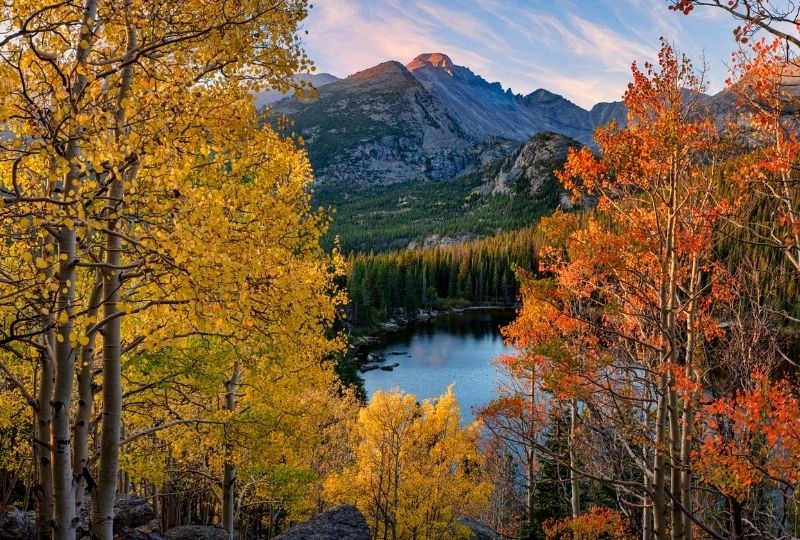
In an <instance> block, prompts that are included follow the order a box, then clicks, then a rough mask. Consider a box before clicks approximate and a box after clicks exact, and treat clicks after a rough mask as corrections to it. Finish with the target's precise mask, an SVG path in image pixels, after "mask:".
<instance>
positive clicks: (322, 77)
mask: <svg viewBox="0 0 800 540" xmlns="http://www.w3.org/2000/svg"><path fill="white" fill-rule="evenodd" d="M295 79H297V80H298V81H304V82H307V83H311V85H312V86H313V87H314V88H317V89H319V88H321V87H323V86H325V85H326V84H330V83H332V82H336V81H338V80H340V79H339V77H335V76H334V75H331V74H330V73H298V74H297V75H295ZM293 95H294V91H291V92H288V93H283V92H278V91H277V90H269V91H266V92H258V93H257V94H256V95H255V101H256V108H257V109H261V108H262V107H264V105H269V104H270V103H275V102H276V101H279V100H281V99H283V98H285V97H287V96H293Z"/></svg>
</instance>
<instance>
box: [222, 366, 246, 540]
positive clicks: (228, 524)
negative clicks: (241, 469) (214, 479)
mask: <svg viewBox="0 0 800 540" xmlns="http://www.w3.org/2000/svg"><path fill="white" fill-rule="evenodd" d="M241 377H242V372H241V366H240V364H239V360H238V359H237V360H236V361H234V363H233V373H232V374H231V378H230V379H229V380H227V381H225V410H226V411H228V412H233V411H235V410H236V392H237V390H238V388H239V381H240V380H241ZM233 446H234V444H233V441H231V440H229V439H228V436H227V432H226V438H225V465H224V471H223V474H222V528H223V529H225V532H226V533H227V534H228V538H229V540H233V529H234V521H235V515H236V513H235V511H236V508H235V495H236V464H235V463H234V462H233V458H232V457H231V454H232V452H233Z"/></svg>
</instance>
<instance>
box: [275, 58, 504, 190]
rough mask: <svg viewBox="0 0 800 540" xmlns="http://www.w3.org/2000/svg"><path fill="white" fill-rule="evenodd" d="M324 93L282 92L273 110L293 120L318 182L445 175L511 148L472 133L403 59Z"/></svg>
mask: <svg viewBox="0 0 800 540" xmlns="http://www.w3.org/2000/svg"><path fill="white" fill-rule="evenodd" d="M318 94H319V97H318V99H317V100H315V101H313V102H301V101H298V100H296V99H293V98H285V99H282V100H280V101H278V102H276V103H274V104H273V105H272V112H273V113H275V114H278V115H286V116H287V117H289V118H290V119H291V120H293V121H294V126H293V127H292V128H291V129H292V130H293V131H294V132H295V133H297V134H299V135H301V136H302V137H303V138H304V140H305V143H306V145H307V147H308V152H309V157H310V159H311V162H312V164H313V165H314V170H315V177H316V181H317V182H318V183H319V184H325V183H346V184H347V185H371V184H391V183H396V182H400V181H403V180H418V181H424V180H444V179H449V178H454V177H455V176H457V175H459V174H461V173H464V172H466V171H469V170H473V169H475V168H476V167H478V166H480V165H481V164H482V163H485V162H486V161H487V160H489V159H490V158H492V157H499V155H502V154H503V153H506V152H508V151H509V150H510V145H509V143H508V141H505V140H502V139H498V138H493V139H489V140H488V141H487V140H480V139H478V138H476V137H473V136H472V135H471V134H470V133H468V132H467V131H466V130H465V129H464V128H463V127H462V126H461V124H460V123H459V122H458V121H456V119H454V118H453V116H452V115H451V114H449V113H448V111H447V110H446V109H445V107H444V106H443V104H442V102H441V101H440V100H439V99H438V98H437V97H436V96H435V95H433V94H432V93H430V92H428V91H427V90H426V89H425V88H424V86H423V85H422V84H421V83H420V81H419V80H417V78H415V77H414V75H412V74H411V72H409V71H408V70H407V69H406V68H405V66H403V65H402V64H400V63H399V62H394V61H390V62H384V63H382V64H379V65H377V66H374V67H372V68H369V69H366V70H363V71H360V72H358V73H356V74H354V75H351V76H349V77H347V78H346V79H343V80H339V81H335V82H332V83H330V84H327V85H325V86H323V87H321V88H319V90H318ZM495 154H496V155H495ZM487 156H488V157H487Z"/></svg>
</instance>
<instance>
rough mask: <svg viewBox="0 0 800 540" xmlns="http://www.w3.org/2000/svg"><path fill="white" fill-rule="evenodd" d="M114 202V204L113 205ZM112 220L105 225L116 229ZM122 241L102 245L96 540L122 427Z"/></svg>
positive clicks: (107, 526)
mask: <svg viewBox="0 0 800 540" xmlns="http://www.w3.org/2000/svg"><path fill="white" fill-rule="evenodd" d="M110 199H111V200H110V201H109V204H110V206H111V209H110V211H111V212H115V211H117V208H116V204H119V203H121V202H122V200H121V199H122V183H121V182H120V180H119V179H116V180H113V181H112V183H111V190H110ZM115 203H116V204H115ZM116 225H117V222H116V220H111V221H110V222H109V224H108V228H109V229H110V230H111V231H114V230H115V229H116ZM121 250H122V242H121V240H120V238H119V236H117V235H114V234H109V235H107V237H106V244H105V251H106V255H105V262H106V264H107V266H108V267H107V268H104V269H103V298H104V301H103V320H106V321H108V322H107V323H106V324H105V325H104V326H103V420H102V431H101V433H100V469H99V472H98V476H97V491H96V496H95V500H94V504H93V505H92V536H94V537H96V538H99V539H100V540H112V538H113V536H114V534H113V527H114V499H115V497H116V492H117V480H118V473H119V441H120V432H121V428H122V362H121V354H122V350H121V349H122V348H121V339H122V336H121V332H122V328H121V317H120V314H119V307H118V306H117V302H119V296H120V294H119V290H120V286H121V282H120V279H119V277H120V276H119V274H120V272H119V270H117V269H116V267H118V266H119V264H120V255H121Z"/></svg>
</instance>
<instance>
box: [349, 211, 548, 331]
mask: <svg viewBox="0 0 800 540" xmlns="http://www.w3.org/2000/svg"><path fill="white" fill-rule="evenodd" d="M536 246H537V232H536V229H535V228H533V227H528V228H525V229H521V230H518V231H513V232H508V233H503V234H499V235H497V236H493V237H490V238H483V239H479V240H473V241H471V242H467V243H464V244H461V245H451V246H438V247H434V248H418V249H405V250H402V251H392V252H388V253H378V254H372V253H371V254H353V255H350V257H348V259H347V290H348V292H349V296H350V321H351V324H352V327H353V329H356V330H358V329H365V328H369V327H371V326H373V325H375V324H376V323H379V322H381V321H385V320H387V319H389V318H391V317H393V316H395V315H397V314H400V313H403V314H407V315H408V314H411V315H413V314H415V313H416V312H417V311H418V310H420V309H422V310H443V309H450V308H453V307H464V306H467V305H473V304H487V303H491V304H503V305H509V304H513V303H514V302H515V301H516V299H517V294H518V293H519V284H518V282H517V278H516V274H515V272H516V270H517V269H518V268H520V269H524V270H527V271H535V270H536V250H537V247H536Z"/></svg>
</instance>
